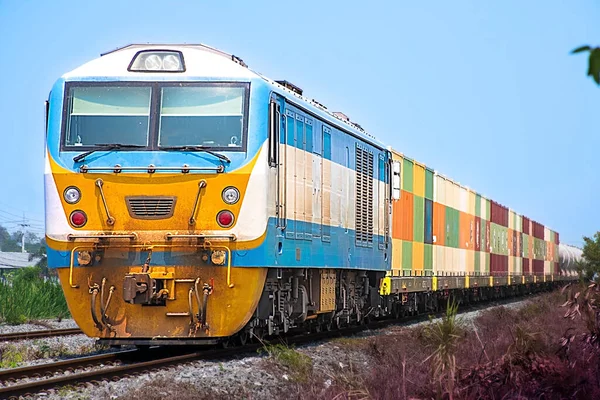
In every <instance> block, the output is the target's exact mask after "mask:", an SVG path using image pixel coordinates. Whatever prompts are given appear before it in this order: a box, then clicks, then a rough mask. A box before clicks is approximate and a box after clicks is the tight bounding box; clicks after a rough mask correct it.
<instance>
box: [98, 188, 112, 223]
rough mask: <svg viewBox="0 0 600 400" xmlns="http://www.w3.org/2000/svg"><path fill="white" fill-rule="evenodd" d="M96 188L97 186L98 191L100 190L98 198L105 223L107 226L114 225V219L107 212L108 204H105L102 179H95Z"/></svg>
mask: <svg viewBox="0 0 600 400" xmlns="http://www.w3.org/2000/svg"><path fill="white" fill-rule="evenodd" d="M96 186H98V189H99V190H100V198H101V199H102V204H104V211H106V223H107V224H108V225H114V224H115V219H114V218H113V217H112V216H111V215H110V211H108V203H106V197H105V196H104V190H102V186H104V181H103V180H102V179H96Z"/></svg>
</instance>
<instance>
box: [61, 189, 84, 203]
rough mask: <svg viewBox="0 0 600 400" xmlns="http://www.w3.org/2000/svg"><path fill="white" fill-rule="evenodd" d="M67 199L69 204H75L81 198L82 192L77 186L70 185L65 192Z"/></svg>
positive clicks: (64, 195)
mask: <svg viewBox="0 0 600 400" xmlns="http://www.w3.org/2000/svg"><path fill="white" fill-rule="evenodd" d="M63 197H64V199H65V201H66V202H67V203H69V204H75V203H77V202H78V201H79V199H80V198H81V192H80V191H79V189H77V188H76V187H75V186H69V187H68V188H66V189H65V192H64V193H63Z"/></svg>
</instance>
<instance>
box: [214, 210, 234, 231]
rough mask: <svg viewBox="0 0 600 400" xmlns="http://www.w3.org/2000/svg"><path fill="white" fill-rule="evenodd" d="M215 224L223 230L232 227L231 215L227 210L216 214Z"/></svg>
mask: <svg viewBox="0 0 600 400" xmlns="http://www.w3.org/2000/svg"><path fill="white" fill-rule="evenodd" d="M217 223H218V224H219V225H221V226H222V227H223V228H229V227H230V226H231V225H233V213H232V212H231V211H227V210H223V211H221V212H219V213H218V214H217Z"/></svg>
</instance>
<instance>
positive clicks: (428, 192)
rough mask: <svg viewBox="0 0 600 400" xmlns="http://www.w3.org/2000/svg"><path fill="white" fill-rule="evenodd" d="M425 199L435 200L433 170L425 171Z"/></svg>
mask: <svg viewBox="0 0 600 400" xmlns="http://www.w3.org/2000/svg"><path fill="white" fill-rule="evenodd" d="M425 198H427V199H429V200H433V170H431V169H429V168H427V169H426V170H425Z"/></svg>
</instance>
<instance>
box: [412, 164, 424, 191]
mask: <svg viewBox="0 0 600 400" xmlns="http://www.w3.org/2000/svg"><path fill="white" fill-rule="evenodd" d="M413 176H414V177H413V193H414V194H415V195H417V196H421V197H425V166H424V165H422V164H419V163H417V162H416V161H415V167H414V169H413Z"/></svg>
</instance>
